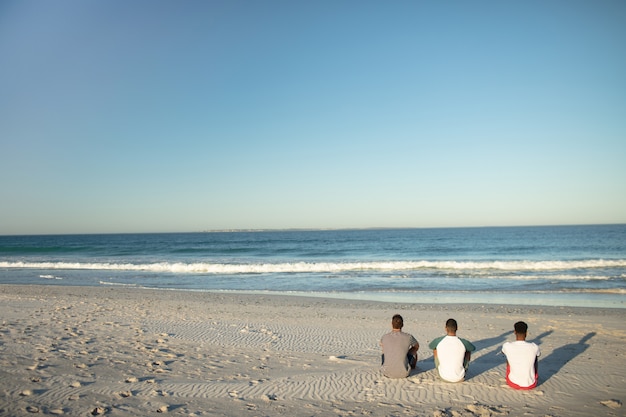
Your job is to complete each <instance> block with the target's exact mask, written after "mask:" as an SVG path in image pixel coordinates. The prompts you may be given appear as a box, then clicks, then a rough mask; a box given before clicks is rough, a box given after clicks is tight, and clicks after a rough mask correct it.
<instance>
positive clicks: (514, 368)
mask: <svg viewBox="0 0 626 417" xmlns="http://www.w3.org/2000/svg"><path fill="white" fill-rule="evenodd" d="M513 327H514V329H515V330H514V333H515V342H506V343H505V344H504V345H503V346H502V353H504V354H505V355H506V383H507V384H508V385H509V386H510V387H512V388H515V389H533V388H535V387H536V386H537V381H538V379H539V372H538V357H539V355H540V354H541V352H539V346H537V345H536V344H534V343H532V342H527V341H526V334H527V333H528V325H527V324H526V323H524V322H523V321H518V322H517V323H515V325H514V326H513Z"/></svg>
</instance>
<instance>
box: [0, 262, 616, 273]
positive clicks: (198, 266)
mask: <svg viewBox="0 0 626 417" xmlns="http://www.w3.org/2000/svg"><path fill="white" fill-rule="evenodd" d="M623 267H626V259H615V260H603V259H592V260H579V261H485V262H462V261H389V262H379V261H373V262H345V263H344V262H294V263H291V262H288V263H249V264H248V263H239V264H224V263H208V262H198V263H182V262H176V263H171V262H162V263H144V264H131V263H79V262H0V268H7V269H9V268H11V269H25V268H29V269H46V270H55V269H58V270H81V269H82V270H116V271H148V272H160V273H183V274H184V273H204V274H225V275H229V274H264V273H324V272H326V273H339V272H350V271H411V270H429V269H431V270H444V271H445V270H449V271H471V272H473V273H480V272H481V271H482V272H489V271H490V270H495V271H509V272H515V271H519V272H527V271H559V270H571V269H589V270H593V269H600V268H623Z"/></svg>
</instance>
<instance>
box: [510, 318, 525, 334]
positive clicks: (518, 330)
mask: <svg viewBox="0 0 626 417" xmlns="http://www.w3.org/2000/svg"><path fill="white" fill-rule="evenodd" d="M513 328H514V329H515V334H518V335H520V336H521V335H524V336H526V333H528V324H526V323H524V322H523V321H518V322H517V323H515V324H514V325H513Z"/></svg>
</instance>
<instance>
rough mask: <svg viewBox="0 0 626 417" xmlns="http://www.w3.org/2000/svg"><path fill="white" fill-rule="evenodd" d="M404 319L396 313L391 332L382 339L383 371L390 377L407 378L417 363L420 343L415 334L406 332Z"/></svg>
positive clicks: (392, 320)
mask: <svg viewBox="0 0 626 417" xmlns="http://www.w3.org/2000/svg"><path fill="white" fill-rule="evenodd" d="M403 326H404V320H403V319H402V316H401V315H399V314H396V315H395V316H393V317H392V319H391V332H389V333H387V334H386V335H384V336H383V337H382V338H381V339H380V345H381V347H382V349H383V356H382V359H383V364H382V371H383V374H384V375H385V376H386V377H389V378H406V377H407V376H409V374H410V373H411V369H415V366H416V364H417V350H418V349H419V348H420V344H419V343H417V340H415V338H414V337H413V335H411V334H409V333H404V332H403V331H402V327H403Z"/></svg>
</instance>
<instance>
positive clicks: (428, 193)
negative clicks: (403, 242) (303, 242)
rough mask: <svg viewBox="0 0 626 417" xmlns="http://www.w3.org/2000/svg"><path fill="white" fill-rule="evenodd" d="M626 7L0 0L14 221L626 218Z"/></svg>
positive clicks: (116, 227) (87, 225)
mask: <svg viewBox="0 0 626 417" xmlns="http://www.w3.org/2000/svg"><path fill="white" fill-rule="evenodd" d="M625 40H626V2H625V1H623V0H615V1H608V0H600V1H575V0H563V1H558V0H556V1H547V2H546V1H523V2H510V1H472V2H468V1H417V0H416V1H391V2H383V1H375V2H374V1H340V0H339V1H335V0H333V1H256V0H254V1H253V0H250V1H236V0H235V1H233V0H224V1H220V0H216V1H194V0H190V1H125V0H124V1H121V0H113V1H82V0H81V1H59V2H50V1H29V0H26V1H22V0H19V1H18V0H16V1H10V0H3V1H1V2H0V195H1V204H0V234H31V233H82V232H86V233H91V232H151V231H154V232H159V231H199V230H208V229H231V228H236V229H239V228H243V229H246V228H352V227H439V226H484V225H497V226H499V225H535V224H581V223H626V46H625V45H626V44H625Z"/></svg>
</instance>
